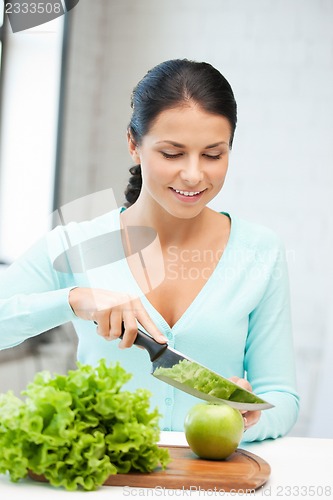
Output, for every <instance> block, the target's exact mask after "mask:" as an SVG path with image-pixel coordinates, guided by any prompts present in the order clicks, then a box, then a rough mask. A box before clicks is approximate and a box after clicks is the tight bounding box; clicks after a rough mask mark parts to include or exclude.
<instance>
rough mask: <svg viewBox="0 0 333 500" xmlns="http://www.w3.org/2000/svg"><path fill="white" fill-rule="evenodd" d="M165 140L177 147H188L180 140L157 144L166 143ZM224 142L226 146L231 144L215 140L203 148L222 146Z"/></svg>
mask: <svg viewBox="0 0 333 500" xmlns="http://www.w3.org/2000/svg"><path fill="white" fill-rule="evenodd" d="M164 142H166V143H167V144H171V145H172V146H175V147H176V148H185V147H186V146H185V145H184V144H180V143H179V142H174V141H159V142H157V143H156V144H161V143H164ZM222 144H223V145H225V146H229V144H228V143H227V142H225V141H220V142H215V143H214V144H209V146H206V147H205V148H203V149H212V148H216V147H217V146H221V145H222Z"/></svg>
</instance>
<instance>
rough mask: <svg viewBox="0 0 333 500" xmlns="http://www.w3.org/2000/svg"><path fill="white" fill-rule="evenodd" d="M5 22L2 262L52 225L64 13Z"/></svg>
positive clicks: (0, 216)
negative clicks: (13, 25)
mask: <svg viewBox="0 0 333 500" xmlns="http://www.w3.org/2000/svg"><path fill="white" fill-rule="evenodd" d="M0 8H1V9H2V12H1V17H2V19H3V17H4V14H3V2H2V1H0ZM5 24H6V39H5V47H4V53H5V57H6V65H5V68H4V71H3V74H2V80H1V81H2V89H1V90H2V101H1V110H0V113H1V115H0V120H1V122H0V123H1V131H0V132H1V136H0V148H1V149H0V261H4V262H8V263H10V262H12V261H13V260H15V259H16V258H17V257H18V256H19V255H20V254H21V253H22V252H23V251H24V250H26V249H27V248H28V247H29V246H31V244H32V243H33V242H34V241H36V240H37V239H38V238H39V236H41V235H42V234H44V233H45V232H46V231H47V230H48V229H49V228H50V227H51V217H50V214H51V212H52V208H53V195H54V176H55V156H56V142H57V124H58V106H59V90H60V73H61V51H62V39H63V26H64V16H61V17H58V18H57V19H55V20H53V21H50V22H48V23H46V24H43V25H40V26H38V27H35V28H31V29H29V30H25V31H21V32H18V33H12V32H11V30H10V26H7V25H9V23H5ZM3 31H4V30H3V29H2V30H1V32H0V33H1V36H2V35H3Z"/></svg>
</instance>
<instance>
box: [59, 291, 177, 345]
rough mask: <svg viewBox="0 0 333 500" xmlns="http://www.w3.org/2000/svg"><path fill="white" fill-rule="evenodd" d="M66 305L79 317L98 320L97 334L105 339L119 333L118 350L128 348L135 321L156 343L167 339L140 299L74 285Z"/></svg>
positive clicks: (113, 338)
mask: <svg viewBox="0 0 333 500" xmlns="http://www.w3.org/2000/svg"><path fill="white" fill-rule="evenodd" d="M69 304H70V306H71V308H72V309H73V311H74V313H75V314H76V316H77V317H78V318H81V319H84V320H87V321H94V322H95V323H97V333H98V334H99V335H101V336H102V337H104V338H105V339H106V340H115V339H117V338H119V337H120V335H121V333H122V323H124V327H125V332H124V336H123V338H122V340H121V342H120V343H119V347H120V348H121V349H125V348H127V347H131V346H132V345H133V343H134V341H135V339H136V336H137V332H138V328H137V321H138V322H139V323H140V324H141V325H142V326H143V327H144V328H145V329H146V330H147V332H149V334H150V335H151V336H152V337H153V338H154V339H155V340H156V341H157V342H159V343H161V344H164V343H166V342H167V339H166V338H165V337H164V335H163V334H162V333H161V332H160V331H159V330H158V328H157V327H156V325H155V324H154V322H153V321H152V319H151V318H150V316H149V314H148V313H147V311H146V310H145V308H144V307H143V305H142V303H141V301H140V299H138V298H133V297H130V296H129V295H127V294H125V293H118V292H112V291H109V290H103V289H98V288H80V287H78V288H73V289H72V290H71V291H70V292H69Z"/></svg>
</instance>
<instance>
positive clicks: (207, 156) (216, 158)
mask: <svg viewBox="0 0 333 500" xmlns="http://www.w3.org/2000/svg"><path fill="white" fill-rule="evenodd" d="M204 156H205V157H206V158H209V160H220V159H221V157H222V154H219V155H206V154H205V155H204Z"/></svg>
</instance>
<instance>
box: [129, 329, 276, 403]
mask: <svg viewBox="0 0 333 500" xmlns="http://www.w3.org/2000/svg"><path fill="white" fill-rule="evenodd" d="M122 335H123V334H122ZM122 335H121V337H122ZM134 344H135V345H137V346H140V347H143V348H144V349H145V350H146V351H147V352H148V354H149V357H150V361H151V362H152V372H151V373H152V375H153V376H154V377H156V378H157V379H159V380H161V381H163V382H166V383H167V384H169V385H172V386H173V387H176V388H177V389H180V390H181V391H183V392H186V393H188V394H191V395H192V396H195V397H197V398H199V399H203V400H206V401H211V402H214V403H226V404H228V405H229V406H231V407H233V408H236V409H237V410H246V411H253V410H267V409H269V408H273V407H274V405H272V404H271V403H268V402H267V401H265V400H263V399H261V398H260V397H259V396H257V395H256V394H254V393H253V392H250V391H248V390H246V389H243V388H242V387H240V386H239V385H237V384H235V383H234V382H232V381H231V380H229V379H227V378H225V377H223V376H221V375H219V374H218V373H216V372H214V371H212V370H210V369H209V368H206V367H205V366H203V365H201V364H200V363H197V362H196V361H193V360H192V359H190V358H188V357H187V356H184V354H182V353H180V352H178V351H176V350H175V349H172V348H171V347H169V346H168V344H160V343H159V342H157V341H156V340H154V339H153V337H151V336H150V335H148V334H146V333H145V332H144V331H143V330H141V329H140V328H138V334H137V337H136V339H135V341H134Z"/></svg>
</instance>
